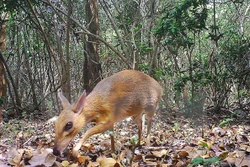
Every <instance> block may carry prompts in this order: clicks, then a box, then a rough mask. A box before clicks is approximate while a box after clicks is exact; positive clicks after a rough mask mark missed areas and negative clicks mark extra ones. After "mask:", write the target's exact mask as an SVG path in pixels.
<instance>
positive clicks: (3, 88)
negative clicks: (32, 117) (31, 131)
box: [0, 14, 7, 122]
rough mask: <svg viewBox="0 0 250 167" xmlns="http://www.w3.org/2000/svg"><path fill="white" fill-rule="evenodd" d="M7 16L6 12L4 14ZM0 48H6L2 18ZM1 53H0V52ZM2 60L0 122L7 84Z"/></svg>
mask: <svg viewBox="0 0 250 167" xmlns="http://www.w3.org/2000/svg"><path fill="white" fill-rule="evenodd" d="M5 17H7V14H6V16H5ZM0 50H1V51H4V50H6V25H5V22H4V19H3V20H2V18H0ZM0 54H1V53H0ZM4 74H5V69H4V62H2V61H0V122H2V120H3V112H2V111H3V108H4V106H5V103H6V94H7V84H6V79H5V75H4Z"/></svg>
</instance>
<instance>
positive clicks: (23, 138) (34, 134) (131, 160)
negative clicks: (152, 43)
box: [0, 110, 250, 167]
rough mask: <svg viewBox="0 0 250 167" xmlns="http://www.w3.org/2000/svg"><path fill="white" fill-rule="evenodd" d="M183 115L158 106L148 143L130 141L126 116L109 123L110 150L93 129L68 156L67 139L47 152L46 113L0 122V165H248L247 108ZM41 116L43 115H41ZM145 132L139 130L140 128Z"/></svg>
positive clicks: (133, 131) (49, 125) (49, 129)
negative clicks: (56, 150)
mask: <svg viewBox="0 0 250 167" xmlns="http://www.w3.org/2000/svg"><path fill="white" fill-rule="evenodd" d="M206 113H207V114H204V113H198V114H197V113H196V114H189V115H192V117H188V116H189V115H187V114H186V115H184V114H183V113H181V112H170V111H165V110H161V111H159V112H157V114H156V116H155V117H154V121H153V126H152V131H151V146H150V147H147V146H145V143H144V142H142V146H140V147H135V144H133V143H134V142H133V141H134V140H133V139H135V137H134V136H137V127H136V125H135V124H133V123H132V121H131V120H129V119H127V120H124V121H122V122H120V123H117V124H116V126H115V131H114V134H115V141H116V143H115V144H116V152H115V153H112V152H111V150H110V137H109V132H105V133H102V134H98V135H94V136H92V137H91V138H90V139H88V140H87V141H86V142H85V143H84V144H83V146H82V147H81V150H80V156H79V157H78V158H77V159H75V160H74V159H72V156H71V150H72V147H73V145H74V144H75V143H76V142H77V141H78V140H79V139H80V135H81V134H83V133H84V130H86V129H87V127H86V128H84V129H83V131H82V132H81V134H80V135H77V137H76V138H75V140H74V141H72V142H71V144H70V145H69V146H68V148H67V149H66V150H65V151H64V153H63V154H62V155H61V156H60V157H56V156H54V155H53V154H52V149H51V148H52V147H53V145H54V143H53V141H54V122H53V120H49V121H47V118H46V116H39V119H38V118H33V119H21V120H19V119H11V120H9V121H8V122H2V123H0V166H1V167H5V166H10V165H11V166H17V167H22V166H56V167H61V166H63V167H66V166H69V167H74V166H90V167H91V166H93V167H94V166H101V167H109V166H115V167H118V166H134V167H136V166H159V167H160V166H162V167H172V166H176V167H184V166H190V167H191V166H216V167H217V166H223V167H227V166H228V167H232V166H237V167H238V166H244V167H247V166H250V165H249V164H250V142H249V141H250V118H249V115H250V113H248V112H246V111H245V112H244V111H243V110H235V113H231V114H229V112H228V111H226V110H225V111H224V112H221V113H217V114H216V115H214V114H209V113H211V112H206ZM42 118H44V119H42ZM143 134H144V137H145V130H144V133H143Z"/></svg>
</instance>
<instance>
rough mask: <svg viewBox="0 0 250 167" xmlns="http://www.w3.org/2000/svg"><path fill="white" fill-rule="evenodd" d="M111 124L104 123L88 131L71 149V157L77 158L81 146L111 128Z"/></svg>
mask: <svg viewBox="0 0 250 167" xmlns="http://www.w3.org/2000/svg"><path fill="white" fill-rule="evenodd" d="M113 125H114V124H113V123H106V124H98V125H96V126H94V127H92V128H90V129H89V130H87V132H86V133H85V134H84V135H83V136H82V139H81V140H80V141H79V142H78V143H77V144H76V146H75V147H74V148H73V157H75V158H76V157H77V155H78V151H79V150H80V148H81V146H82V144H83V143H84V142H85V141H86V140H87V139H88V138H89V137H90V136H92V135H94V134H97V133H101V132H104V131H106V130H109V129H112V128H113Z"/></svg>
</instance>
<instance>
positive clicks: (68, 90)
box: [62, 0, 72, 102]
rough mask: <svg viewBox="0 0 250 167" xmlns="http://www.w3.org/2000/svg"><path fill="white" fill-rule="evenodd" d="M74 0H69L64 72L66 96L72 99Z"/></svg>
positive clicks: (63, 83)
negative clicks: (72, 18)
mask: <svg viewBox="0 0 250 167" xmlns="http://www.w3.org/2000/svg"><path fill="white" fill-rule="evenodd" d="M71 5H72V2H71V0H68V16H67V30H66V62H65V64H64V65H65V66H64V68H62V69H63V72H62V91H63V92H64V96H65V97H66V98H67V99H68V100H69V102H70V101H71V86H70V53H69V51H70V49H69V43H70V27H71V19H70V16H71V13H72V6H71Z"/></svg>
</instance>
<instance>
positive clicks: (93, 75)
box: [83, 0, 102, 92]
mask: <svg viewBox="0 0 250 167" xmlns="http://www.w3.org/2000/svg"><path fill="white" fill-rule="evenodd" d="M85 9H86V21H87V24H88V25H89V27H88V31H89V32H91V33H92V34H95V35H99V19H98V4H97V0H88V1H87V3H86V6H85ZM85 48H86V52H85V54H84V57H85V62H84V73H83V74H84V80H85V81H84V88H85V89H86V90H87V92H90V91H91V90H92V89H93V88H94V86H95V85H96V84H97V83H98V82H99V81H100V80H101V73H102V69H101V63H100V62H99V53H98V51H99V40H98V39H96V38H95V37H94V36H92V35H87V39H86V45H85Z"/></svg>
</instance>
